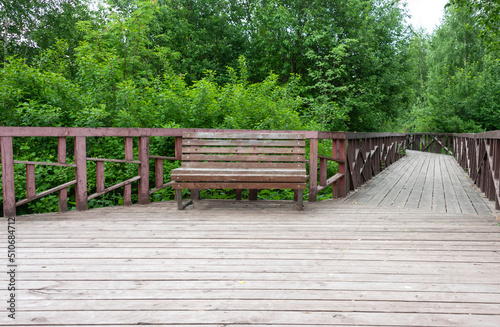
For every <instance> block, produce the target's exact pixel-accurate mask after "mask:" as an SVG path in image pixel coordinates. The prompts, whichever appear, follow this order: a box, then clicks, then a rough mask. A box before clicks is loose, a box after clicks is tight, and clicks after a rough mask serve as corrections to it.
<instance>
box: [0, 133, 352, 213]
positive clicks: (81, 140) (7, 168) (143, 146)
mask: <svg viewBox="0 0 500 327" xmlns="http://www.w3.org/2000/svg"><path fill="white" fill-rule="evenodd" d="M185 132H224V133H248V132H253V133H255V132H257V133H276V132H279V133H300V134H304V135H305V136H306V138H307V139H309V140H310V160H309V161H310V178H309V189H310V192H309V200H310V201H316V199H317V193H318V191H320V190H321V189H323V188H322V187H318V178H317V175H318V141H319V140H320V139H331V140H337V141H336V142H332V144H333V145H332V147H333V149H334V150H333V151H335V153H336V155H337V157H336V158H335V159H337V160H338V161H341V162H344V161H345V160H344V157H345V151H341V150H340V151H339V149H341V148H344V149H345V147H346V146H345V144H346V134H345V133H344V132H324V131H309V130H306V131H304V130H286V131H277V130H224V129H207V128H85V127H11V126H2V127H0V139H1V142H0V143H1V155H2V173H3V181H2V182H3V193H4V203H3V207H4V215H6V216H14V215H15V213H16V206H19V205H21V204H24V203H27V202H29V201H31V200H35V199H37V198H40V197H41V196H44V195H47V194H50V193H51V192H56V191H59V192H60V194H59V200H60V201H59V208H60V211H66V210H67V205H66V203H67V188H65V187H64V186H65V185H68V186H72V185H75V184H76V186H75V187H76V191H75V200H76V209H77V210H86V208H87V206H88V205H87V201H88V200H90V199H92V198H95V197H97V196H100V195H102V194H104V193H106V192H108V191H111V190H114V189H116V188H118V187H122V186H123V187H124V204H131V202H130V187H131V185H130V183H132V182H135V181H138V183H139V203H141V204H147V203H149V195H150V194H152V193H154V192H156V191H159V190H161V189H163V188H165V187H167V186H169V184H170V183H165V182H164V181H163V171H162V167H163V160H180V159H181V158H180V153H181V151H180V150H181V149H180V146H181V142H180V140H181V137H182V134H183V133H185ZM17 137H56V138H58V143H59V145H58V161H59V163H58V164H57V165H60V166H61V165H64V166H71V167H75V168H76V169H75V170H76V171H75V180H74V181H71V182H69V183H65V184H62V185H59V186H57V187H55V188H52V189H50V190H47V191H44V192H41V193H38V194H36V193H35V177H34V175H35V174H34V166H35V165H44V164H46V165H47V164H48V165H52V164H53V163H42V162H31V161H29V162H28V161H17V160H14V153H13V149H12V144H13V142H12V141H13V138H17ZM68 137H69V138H73V137H74V138H75V163H74V164H67V163H66V138H68ZM87 137H123V138H125V158H124V159H125V160H121V159H117V158H113V159H103V158H100V160H97V163H96V176H97V181H96V186H97V191H96V192H95V193H94V194H91V195H90V196H89V195H88V194H87V184H88V183H87V162H88V161H92V160H93V159H92V158H88V156H87V153H86V152H87V149H86V138H87ZM134 137H136V138H139V145H138V147H139V148H138V152H139V160H133V148H132V146H133V142H132V138H134ZM150 137H175V157H164V156H152V155H151V153H150V149H149V138H150ZM340 156H342V158H341V157H340ZM151 159H153V160H155V172H154V173H155V174H156V175H155V180H156V181H155V188H153V189H149V176H150V173H151V172H150V171H149V160H151ZM106 160H108V161H113V162H132V163H135V164H138V166H139V174H138V175H137V176H136V177H133V178H131V179H128V180H126V181H123V182H121V183H118V184H116V185H114V186H111V187H107V188H105V187H104V168H103V162H104V161H106ZM14 164H25V165H26V167H27V175H26V183H27V198H26V199H23V200H21V201H16V198H15V185H14V167H13V166H14ZM340 166H341V167H340V168H339V170H342V164H340ZM320 171H321V174H322V175H321V176H323V174H325V173H326V166H325V167H323V166H322V167H320ZM341 177H343V176H341ZM330 181H331V179H330ZM335 182H336V183H337V184H339V185H341V184H343V183H344V180H343V179H341V178H338V176H337V179H335ZM338 190H340V195H341V196H343V195H345V189H344V188H342V187H338Z"/></svg>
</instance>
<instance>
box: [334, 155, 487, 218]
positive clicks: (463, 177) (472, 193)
mask: <svg viewBox="0 0 500 327" xmlns="http://www.w3.org/2000/svg"><path fill="white" fill-rule="evenodd" d="M343 202H345V203H349V204H359V205H368V206H377V207H394V208H409V209H423V210H431V211H433V212H448V213H463V214H470V215H490V214H492V213H494V212H495V204H494V202H493V201H489V200H488V199H487V198H486V197H485V196H484V194H483V193H481V191H480V189H479V188H478V187H476V186H474V183H473V182H472V180H471V179H470V178H469V177H468V176H467V174H466V173H465V172H464V170H463V169H462V168H461V167H460V166H459V165H458V163H457V162H456V160H455V159H454V158H453V157H452V156H448V155H444V154H443V155H441V154H434V153H428V152H420V151H407V156H406V157H403V158H402V159H400V160H399V161H398V162H396V163H395V164H394V165H393V166H391V167H389V168H388V169H386V170H384V171H382V172H381V173H380V174H379V175H377V176H375V177H374V178H373V179H372V180H371V181H369V182H368V183H366V184H365V185H363V187H361V188H360V189H358V190H357V191H356V192H354V193H352V194H350V195H349V196H348V197H347V198H346V199H344V201H343Z"/></svg>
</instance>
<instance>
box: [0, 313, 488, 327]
mask: <svg viewBox="0 0 500 327" xmlns="http://www.w3.org/2000/svg"><path fill="white" fill-rule="evenodd" d="M37 319H38V320H40V319H43V321H44V322H45V323H46V324H49V325H54V324H57V323H61V324H78V323H79V322H81V321H92V322H93V323H94V324H96V325H109V324H120V323H124V322H130V323H135V324H139V325H143V324H146V325H149V324H155V323H156V322H158V321H164V322H168V324H170V325H173V324H195V323H198V322H200V321H203V323H204V324H220V323H221V322H223V323H224V324H225V325H227V324H238V325H240V324H241V323H244V324H250V323H251V324H252V325H253V324H256V323H257V324H258V323H260V324H263V325H264V324H266V323H267V322H269V321H273V322H274V323H276V324H283V323H285V324H286V323H288V322H294V323H295V324H296V325H309V326H311V324H322V325H330V326H333V325H343V326H347V325H358V326H373V325H380V324H381V323H382V322H387V321H391V320H392V326H429V327H434V326H443V322H444V323H446V325H448V326H457V325H459V326H475V325H479V326H484V327H490V326H491V327H497V326H498V317H497V316H496V315H495V316H492V315H479V314H478V315H464V314H458V315H454V314H430V313H429V314H418V313H406V312H405V313H380V312H375V313H370V312H350V313H349V314H348V315H344V314H342V313H341V312H337V313H335V314H332V312H331V311H330V310H328V311H288V310H281V311H280V310H273V311H259V312H252V311H246V310H241V311H237V310H235V311H213V310H210V309H207V310H205V311H156V312H155V313H154V314H151V312H147V311H92V312H87V311H59V312H58V311H43V312H41V311H29V312H26V313H24V314H23V315H22V316H20V318H19V323H24V324H28V323H30V322H32V321H36V320H37ZM16 323H17V321H16ZM4 326H5V325H4Z"/></svg>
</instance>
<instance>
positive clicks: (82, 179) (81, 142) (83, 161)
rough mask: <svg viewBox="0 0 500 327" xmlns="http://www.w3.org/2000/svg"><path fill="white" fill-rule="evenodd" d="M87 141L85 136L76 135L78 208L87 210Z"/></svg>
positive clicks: (76, 191) (76, 193) (76, 196)
mask: <svg viewBox="0 0 500 327" xmlns="http://www.w3.org/2000/svg"><path fill="white" fill-rule="evenodd" d="M86 154H87V143H86V139H85V137H84V136H77V137H75V164H76V171H75V175H76V178H75V180H76V189H75V200H76V210H79V211H82V210H87V156H86Z"/></svg>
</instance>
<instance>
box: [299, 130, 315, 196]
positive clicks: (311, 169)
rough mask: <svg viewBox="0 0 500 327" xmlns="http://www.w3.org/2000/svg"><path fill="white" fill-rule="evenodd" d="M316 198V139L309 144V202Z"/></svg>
mask: <svg viewBox="0 0 500 327" xmlns="http://www.w3.org/2000/svg"><path fill="white" fill-rule="evenodd" d="M304 159H305V158H304ZM297 161H300V160H297ZM317 196H318V139H311V140H310V144H309V202H315V201H316V200H317Z"/></svg>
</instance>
